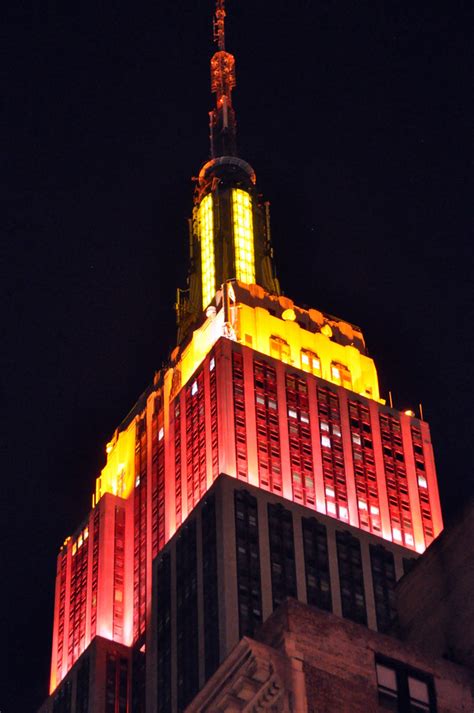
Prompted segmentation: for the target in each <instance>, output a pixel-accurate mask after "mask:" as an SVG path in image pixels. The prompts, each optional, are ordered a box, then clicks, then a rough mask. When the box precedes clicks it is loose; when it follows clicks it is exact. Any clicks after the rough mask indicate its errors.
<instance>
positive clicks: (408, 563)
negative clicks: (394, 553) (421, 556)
mask: <svg viewBox="0 0 474 713" xmlns="http://www.w3.org/2000/svg"><path fill="white" fill-rule="evenodd" d="M415 562H416V557H404V558H403V560H402V564H403V574H408V572H411V571H412V569H413V565H414V564H415Z"/></svg>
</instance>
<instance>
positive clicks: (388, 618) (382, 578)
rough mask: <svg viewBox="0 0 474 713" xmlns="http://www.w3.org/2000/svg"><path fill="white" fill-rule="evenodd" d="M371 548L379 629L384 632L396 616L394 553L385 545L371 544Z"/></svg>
mask: <svg viewBox="0 0 474 713" xmlns="http://www.w3.org/2000/svg"><path fill="white" fill-rule="evenodd" d="M369 549H370V565H371V568H372V582H373V586H374V600H375V612H376V615H377V629H378V630H379V631H382V632H384V631H388V630H389V628H390V625H391V623H392V621H393V619H394V617H395V584H396V578H395V563H394V559H393V554H392V553H391V552H390V551H389V550H387V549H386V548H385V547H383V545H370V546H369Z"/></svg>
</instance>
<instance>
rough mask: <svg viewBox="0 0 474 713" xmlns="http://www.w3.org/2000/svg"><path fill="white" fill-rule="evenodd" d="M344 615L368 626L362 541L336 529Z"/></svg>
mask: <svg viewBox="0 0 474 713" xmlns="http://www.w3.org/2000/svg"><path fill="white" fill-rule="evenodd" d="M336 546H337V561H338V565H339V581H340V586H341V604H342V616H343V617H345V618H346V619H351V620H352V621H356V622H358V623H359V624H365V625H366V626H367V611H366V607H365V591H364V573H363V569H362V555H361V551H360V542H359V540H358V539H357V537H354V536H353V535H351V533H350V532H340V531H336Z"/></svg>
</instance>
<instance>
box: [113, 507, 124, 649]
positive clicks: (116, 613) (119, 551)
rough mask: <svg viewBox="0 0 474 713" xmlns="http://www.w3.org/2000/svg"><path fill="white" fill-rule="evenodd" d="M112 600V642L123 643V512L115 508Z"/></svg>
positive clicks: (120, 508) (119, 508)
mask: <svg viewBox="0 0 474 713" xmlns="http://www.w3.org/2000/svg"><path fill="white" fill-rule="evenodd" d="M114 544H115V548H114V600H113V632H114V641H123V612H124V610H123V607H124V584H125V510H124V508H123V507H118V506H116V507H115V532H114Z"/></svg>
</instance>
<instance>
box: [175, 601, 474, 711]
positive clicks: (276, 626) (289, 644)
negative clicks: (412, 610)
mask: <svg viewBox="0 0 474 713" xmlns="http://www.w3.org/2000/svg"><path fill="white" fill-rule="evenodd" d="M471 684H472V678H471V676H470V675H469V672H468V671H467V670H466V669H465V668H463V667H461V666H458V665H456V664H454V663H451V662H449V661H446V660H443V659H439V658H435V657H430V656H428V655H427V654H424V653H421V652H420V650H419V649H417V648H416V647H412V646H410V645H407V644H405V643H402V642H400V641H397V640H396V639H394V638H392V637H389V636H384V635H383V634H379V633H376V632H373V631H370V630H369V629H367V628H365V627H363V626H361V625H359V624H355V623H353V622H350V621H347V620H346V619H340V618H338V617H336V616H334V615H333V614H329V613H327V612H322V611H319V610H317V609H315V608H313V607H310V606H308V605H305V604H301V603H299V602H296V601H294V600H291V599H289V600H288V601H287V602H286V603H285V604H283V605H282V606H281V607H280V608H279V609H278V611H277V612H275V613H274V614H272V616H271V617H270V618H269V619H268V621H267V622H266V623H265V624H264V625H263V627H262V630H261V631H260V633H259V636H258V641H255V640H254V639H250V638H247V637H245V638H243V639H242V640H241V641H240V643H239V644H238V646H236V647H235V648H234V650H233V651H232V653H231V654H230V655H229V656H228V658H227V659H226V660H225V661H224V663H223V664H222V666H221V667H220V668H219V669H218V670H217V671H216V673H215V674H214V675H213V676H212V678H211V679H210V680H209V681H208V682H207V684H206V685H205V686H204V688H203V689H202V690H201V691H200V692H199V694H198V695H197V696H196V697H195V698H194V700H193V701H192V703H191V704H190V705H189V706H188V707H187V708H186V713H240V712H242V713H244V712H245V713H257V711H258V712H260V713H264V712H265V711H268V712H270V711H271V712H272V713H335V712H337V713H379V712H380V713H382V712H383V711H399V712H400V713H471V712H472V710H473V703H474V701H473V697H472V693H471Z"/></svg>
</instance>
